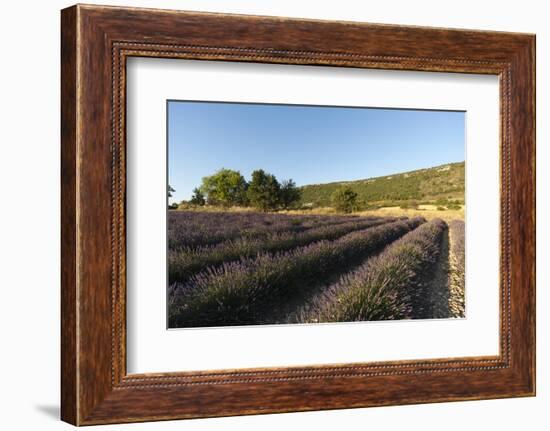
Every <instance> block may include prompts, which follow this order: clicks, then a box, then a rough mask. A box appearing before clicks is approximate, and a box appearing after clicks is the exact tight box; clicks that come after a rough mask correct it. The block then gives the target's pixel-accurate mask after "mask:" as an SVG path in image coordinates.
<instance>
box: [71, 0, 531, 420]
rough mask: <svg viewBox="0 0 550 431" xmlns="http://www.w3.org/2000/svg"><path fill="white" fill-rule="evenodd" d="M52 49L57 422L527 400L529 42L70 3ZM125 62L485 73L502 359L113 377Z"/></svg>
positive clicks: (121, 345)
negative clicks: (497, 207)
mask: <svg viewBox="0 0 550 431" xmlns="http://www.w3.org/2000/svg"><path fill="white" fill-rule="evenodd" d="M61 51H62V55H61V80H62V81H61V83H62V85H61V87H62V91H61V107H62V109H61V192H62V197H61V209H62V211H61V233H62V238H61V255H62V256H61V257H62V272H61V312H62V322H61V340H62V345H61V417H62V419H63V420H64V421H66V422H69V423H72V424H75V425H90V424H101V423H113V422H137V421H144V420H162V419H177V418H187V417H209V416H230V415H238V414H256V413H273V412H287V411H307V410H321V409H335V408H351V407H366V406H377V405H391V404H412V403H421V402H441V401H451V400H469V399H481V398H502V397H510V396H530V395H534V393H535V136H534V131H535V127H534V120H535V105H534V101H535V87H534V85H535V37H534V36H533V35H526V34H513V33H497V32H481V31H470V30H448V29H435V28H424V27H402V26H388V25H375V24H361V23H351V22H333V21H313V20H298V19H286V18H275V17H252V16H244V15H219V14H205V13H195V12H178V11H163V10H155V9H133V8H118V7H103V6H83V5H77V6H73V7H71V8H68V9H64V10H63V11H62V14H61ZM131 55H134V56H135V55H137V56H152V57H167V58H195V59H203V60H228V61H252V62H267V63H285V64H312V65H333V66H347V67H372V68H382V69H404V70H429V71H447V72H465V73H490V74H497V75H500V80H501V108H502V109H501V153H502V162H501V187H502V190H501V196H502V199H501V212H502V215H501V225H502V229H501V255H502V258H501V277H502V280H501V354H500V355H499V356H498V357H487V358H445V359H440V360H437V359H435V360H426V361H401V362H383V363H370V364H337V365H330V366H309V367H293V368H268V369H251V370H225V371H217V372H214V371H205V372H201V373H193V372H188V373H170V374H163V373H160V374H141V375H130V376H127V375H126V367H125V354H126V352H125V289H126V286H125V230H124V229H125V212H124V211H125V205H124V202H125V151H126V149H125V136H124V134H125V123H124V121H125V105H124V101H125V59H126V57H127V56H131ZM251 393H254V397H251V396H250V394H251ZM304 394H307V396H304Z"/></svg>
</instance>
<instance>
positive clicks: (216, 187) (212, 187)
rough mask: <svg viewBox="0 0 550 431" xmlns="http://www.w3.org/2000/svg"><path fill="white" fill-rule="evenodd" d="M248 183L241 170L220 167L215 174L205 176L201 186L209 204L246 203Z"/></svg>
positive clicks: (228, 204)
mask: <svg viewBox="0 0 550 431" xmlns="http://www.w3.org/2000/svg"><path fill="white" fill-rule="evenodd" d="M246 189H247V183H246V180H245V179H244V177H243V176H242V175H241V173H240V172H239V171H233V170H231V169H223V168H222V169H220V170H219V171H218V172H216V173H215V174H214V175H210V176H209V177H204V178H203V179H202V185H201V187H200V191H201V193H203V194H204V195H206V200H207V202H208V203H209V204H214V205H223V206H231V205H246V204H247V198H246Z"/></svg>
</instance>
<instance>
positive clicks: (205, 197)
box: [189, 169, 301, 211]
mask: <svg viewBox="0 0 550 431" xmlns="http://www.w3.org/2000/svg"><path fill="white" fill-rule="evenodd" d="M300 198H301V191H300V189H299V188H298V187H296V183H295V182H294V181H293V180H292V179H288V180H284V181H282V182H279V181H278V180H277V178H276V177H275V175H273V174H270V173H268V172H265V171H264V170H263V169H257V170H255V171H254V172H252V176H251V179H250V181H246V180H245V178H244V177H243V176H242V175H241V173H240V172H239V171H234V170H232V169H220V170H219V171H218V172H216V173H215V174H213V175H210V176H207V177H204V178H203V179H202V184H201V185H200V186H199V187H196V188H194V189H193V195H192V197H191V199H190V200H189V203H190V204H192V205H198V206H203V205H219V206H224V207H230V206H242V207H254V208H257V209H259V210H261V211H270V210H271V211H272V210H277V209H289V208H292V207H294V206H295V205H296V204H297V203H298V202H299V201H300Z"/></svg>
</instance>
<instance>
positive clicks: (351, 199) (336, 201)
mask: <svg viewBox="0 0 550 431" xmlns="http://www.w3.org/2000/svg"><path fill="white" fill-rule="evenodd" d="M331 200H332V206H333V207H334V208H336V210H338V211H342V212H345V213H350V212H352V211H353V210H355V209H356V208H357V193H355V192H354V191H353V190H352V189H350V188H349V187H340V188H339V189H337V190H336V191H335V192H334V193H333V194H332V196H331Z"/></svg>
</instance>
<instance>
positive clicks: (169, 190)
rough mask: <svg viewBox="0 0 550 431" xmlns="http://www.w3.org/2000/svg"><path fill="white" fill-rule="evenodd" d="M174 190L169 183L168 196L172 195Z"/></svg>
mask: <svg viewBox="0 0 550 431" xmlns="http://www.w3.org/2000/svg"><path fill="white" fill-rule="evenodd" d="M172 192H175V190H174V189H173V188H172V186H171V185H170V184H168V197H169V198H171V197H172Z"/></svg>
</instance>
